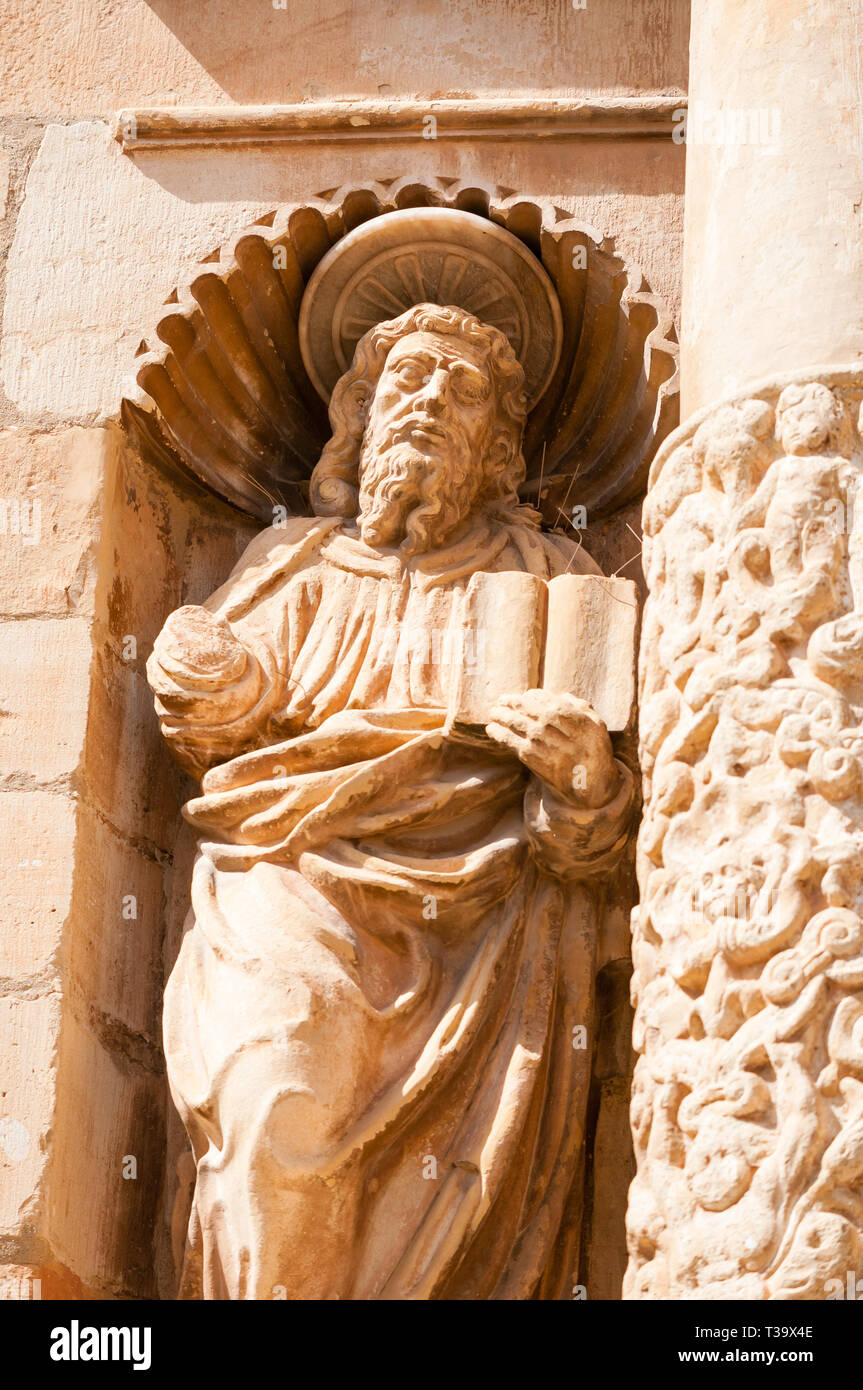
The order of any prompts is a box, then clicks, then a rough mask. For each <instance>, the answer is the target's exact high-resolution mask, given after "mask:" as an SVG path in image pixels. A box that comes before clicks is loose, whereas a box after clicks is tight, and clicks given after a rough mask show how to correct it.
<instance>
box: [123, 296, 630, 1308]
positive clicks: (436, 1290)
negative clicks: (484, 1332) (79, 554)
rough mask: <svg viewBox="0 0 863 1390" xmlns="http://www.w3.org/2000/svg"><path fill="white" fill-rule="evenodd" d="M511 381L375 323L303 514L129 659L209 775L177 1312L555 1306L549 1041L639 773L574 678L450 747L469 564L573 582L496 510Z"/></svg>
mask: <svg viewBox="0 0 863 1390" xmlns="http://www.w3.org/2000/svg"><path fill="white" fill-rule="evenodd" d="M523 386H524V374H523V370H522V367H521V365H520V363H519V362H518V360H517V359H516V356H515V354H514V352H513V349H512V348H511V346H510V344H509V341H508V340H507V338H506V337H505V336H504V335H503V333H501V332H500V331H498V330H497V329H496V328H493V327H490V326H488V325H486V324H484V323H482V322H480V321H479V320H478V319H477V318H475V317H474V316H473V315H471V314H469V313H467V312H465V311H464V310H462V309H458V308H452V307H449V308H442V307H439V306H436V305H433V304H419V305H416V306H414V307H413V308H411V309H409V310H408V311H407V312H405V313H402V314H401V315H400V317H398V318H396V319H393V320H391V321H389V322H383V323H379V324H378V325H377V326H376V327H374V328H372V329H371V330H370V331H369V332H367V333H366V334H365V336H364V337H363V338H361V340H360V341H359V344H358V346H357V348H356V351H355V354H354V359H353V363H352V365H351V366H350V369H349V370H348V371H347V372H346V373H345V375H344V376H343V377H342V378H341V380H340V381H339V383H338V385H337V386H336V388H335V390H334V392H333V396H332V401H331V405H330V420H331V424H332V430H333V435H332V439H331V440H330V442H329V444H328V445H327V447H326V448H325V449H324V452H323V454H322V456H321V459H320V461H319V463H318V465H317V467H316V469H315V471H314V474H313V476H312V482H311V502H312V507H313V511H314V515H312V516H301V517H294V518H291V519H289V520H288V521H287V522H283V523H282V524H281V525H277V526H274V527H271V528H270V529H268V530H266V531H264V532H263V533H262V534H261V535H259V536H258V537H257V538H256V539H255V540H254V541H253V542H252V544H251V545H250V546H249V547H248V549H247V550H246V552H245V554H244V556H243V558H242V559H241V561H240V562H239V564H238V565H237V566H236V568H235V570H234V571H233V573H232V574H231V576H230V578H229V579H228V581H227V583H226V584H224V585H223V587H222V588H220V589H219V590H218V591H217V592H216V593H215V594H213V596H212V598H211V599H209V601H208V602H207V603H206V604H204V605H203V606H202V607H198V606H187V607H183V608H180V609H178V610H177V612H175V613H174V614H172V615H171V617H170V618H169V619H168V621H167V622H166V624H165V627H164V629H163V631H162V633H161V634H160V636H159V638H158V640H157V642H156V644H155V648H154V651H153V654H152V656H151V658H150V661H149V664H148V674H149V679H150V683H151V685H152V687H153V689H154V691H155V694H156V707H157V711H158V714H159V717H160V719H161V724H162V729H163V732H164V735H165V737H166V739H167V740H168V742H169V745H170V747H171V750H172V752H173V753H174V755H175V757H176V758H177V759H178V760H179V762H180V763H181V764H182V765H183V766H184V767H185V768H186V769H187V770H189V771H190V772H191V773H192V774H193V775H194V776H196V777H197V778H200V779H201V794H200V796H197V797H195V798H194V799H193V800H192V801H190V802H189V803H188V805H187V806H186V807H185V812H184V813H185V815H186V817H187V819H188V820H189V821H190V822H191V823H192V825H193V826H194V827H196V829H197V831H198V833H199V837H200V839H199V850H198V855H197V859H196V862H195V868H194V874H193V885H192V907H191V911H190V914H189V918H188V921H187V924H186V931H185V935H184V938H183V942H182V947H181V950H180V953H179V958H178V960H177V962H176V965H175V966H174V969H173V973H172V975H171V977H170V981H169V983H168V986H167V992H166V999H165V1023H164V1038H165V1053H166V1057H167V1065H168V1075H169V1080H170V1086H171V1092H172V1095H173V1098H174V1101H175V1103H176V1105H177V1106H178V1108H179V1110H180V1112H181V1114H182V1117H183V1120H184V1123H185V1125H186V1128H187V1130H188V1134H189V1137H190V1140H191V1143H192V1148H193V1151H194V1157H195V1162H196V1169H197V1177H196V1185H195V1192H194V1200H193V1209H192V1215H191V1220H190V1228H189V1237H188V1245H187V1252H186V1261H185V1270H184V1275H183V1283H182V1288H181V1296H183V1297H188V1298H230V1299H268V1298H273V1297H287V1298H290V1299H335V1298H339V1299H530V1298H537V1299H561V1298H569V1297H571V1296H572V1284H573V1281H574V1279H577V1265H578V1247H579V1237H580V1221H581V1208H582V1201H583V1187H584V1139H585V1123H586V1105H587V1092H588V1086H589V1080H590V1066H591V1044H589V1045H588V1046H587V1047H584V1046H579V1045H574V1039H575V1035H576V1034H578V1032H579V1030H586V1032H587V1035H588V1036H589V1037H590V1038H591V1040H592V1029H593V1022H594V984H595V973H596V941H597V933H598V931H599V927H600V922H601V916H602V911H603V891H604V890H603V884H604V881H605V879H606V878H607V876H608V874H609V872H610V870H612V869H613V868H614V866H615V864H616V862H617V860H618V857H619V855H620V853H621V850H622V848H623V846H624V843H625V841H626V838H627V834H628V829H629V825H630V820H631V816H632V810H633V779H632V777H631V774H630V773H629V772H628V770H627V769H626V767H625V766H624V765H623V764H622V763H621V762H620V761H619V760H618V759H616V758H615V756H614V753H613V749H612V744H611V739H610V737H609V734H608V731H607V729H606V727H605V725H604V724H603V723H602V720H601V719H600V718H599V716H598V715H597V714H596V713H595V711H594V710H593V709H592V708H591V707H590V706H589V705H588V704H586V703H585V702H584V701H583V700H580V699H577V698H575V696H574V695H571V694H551V693H549V692H548V691H544V690H537V689H530V690H527V691H524V690H513V691H512V692H511V694H510V695H509V696H508V697H507V698H504V699H502V700H501V701H500V703H499V704H498V705H497V707H496V708H494V709H493V710H492V715H491V718H490V719H489V720H488V722H487V724H486V727H485V731H484V733H483V734H482V736H481V737H476V738H473V739H466V738H464V737H460V736H459V734H458V731H457V728H456V727H455V726H454V725H453V723H452V719H451V718H450V715H451V692H452V676H453V671H452V669H451V668H452V665H453V662H452V661H449V662H448V661H447V660H446V659H444V658H443V657H442V655H441V653H442V651H443V650H448V651H450V652H452V651H453V650H459V651H461V652H462V654H463V653H464V644H463V643H461V644H459V643H458V642H450V641H449V640H448V639H450V638H457V637H458V636H459V634H461V633H462V631H463V626H464V604H465V598H466V592H467V587H468V584H469V581H470V580H471V577H472V576H473V575H474V574H476V573H477V572H480V571H482V572H485V573H486V574H491V575H495V574H502V573H504V572H518V573H521V574H525V573H526V574H531V575H536V576H539V577H540V578H542V579H551V578H552V577H553V576H555V575H558V574H561V573H564V572H566V571H569V572H570V573H591V574H596V573H599V571H598V569H597V567H596V565H595V564H594V563H593V562H592V561H591V560H590V559H589V558H588V557H587V555H586V554H585V552H584V550H583V549H580V548H579V547H578V546H577V545H576V544H575V542H574V541H573V540H571V539H569V538H568V537H565V536H563V535H558V534H553V533H544V532H543V531H542V529H541V526H540V518H539V516H538V514H537V513H536V512H535V511H533V510H532V509H531V508H529V507H526V506H523V505H520V504H519V502H518V494H517V489H518V486H519V483H520V482H521V480H522V479H523V477H524V470H525V465H524V459H523V456H522V448H521V441H522V433H523V427H524V421H525V396H524V390H523ZM417 634H424V635H425V638H426V640H425V641H418V640H417ZM430 634H438V635H439V636H441V637H442V641H440V642H431V641H430V640H428V639H429V635H430ZM576 767H578V768H580V769H582V770H585V769H586V776H584V777H583V778H581V779H580V780H578V782H577V783H576V781H574V776H573V770H574V768H576Z"/></svg>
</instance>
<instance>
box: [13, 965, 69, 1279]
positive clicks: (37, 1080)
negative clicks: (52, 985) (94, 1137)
mask: <svg viewBox="0 0 863 1390" xmlns="http://www.w3.org/2000/svg"><path fill="white" fill-rule="evenodd" d="M60 1016H61V998H60V994H59V992H58V991H56V990H55V991H53V992H51V993H43V994H42V995H41V996H40V995H38V994H36V993H34V997H32V998H22V999H14V998H10V997H8V996H7V997H5V998H0V1055H2V1058H3V1083H2V1090H0V1233H2V1236H3V1237H4V1238H5V1237H9V1239H10V1243H11V1245H12V1248H13V1249H17V1250H18V1251H20V1258H22V1259H23V1260H24V1261H26V1260H28V1259H29V1258H30V1257H31V1252H32V1251H33V1250H36V1251H37V1252H38V1255H39V1256H41V1249H40V1247H39V1241H40V1240H41V1239H42V1238H43V1237H44V1235H45V1220H46V1202H45V1186H46V1177H47V1174H48V1170H49V1165H50V1163H51V1161H52V1155H51V1153H50V1152H49V1137H50V1135H51V1133H52V1130H53V1124H54V1116H55V1104H56V1086H57V1065H58V1056H59V1035H60Z"/></svg>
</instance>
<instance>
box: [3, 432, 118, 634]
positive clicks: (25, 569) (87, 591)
mask: <svg viewBox="0 0 863 1390" xmlns="http://www.w3.org/2000/svg"><path fill="white" fill-rule="evenodd" d="M111 448H112V444H111V441H110V438H109V437H108V436H107V435H106V432H105V431H103V430H82V429H70V430H61V431H59V432H58V433H56V434H40V433H37V432H36V431H34V430H27V429H10V430H3V431H2V432H0V619H2V618H3V617H6V616H14V617H16V618H20V617H22V616H23V615H25V614H32V615H34V616H40V617H47V616H49V615H51V616H58V617H62V616H65V615H66V614H68V613H75V612H78V611H84V612H86V611H88V610H89V609H90V608H92V604H93V597H94V590H95V584H96V576H97V550H98V545H99V537H100V522H101V516H102V501H103V499H102V491H103V488H104V485H105V475H106V465H107V461H106V450H107V451H110V450H111Z"/></svg>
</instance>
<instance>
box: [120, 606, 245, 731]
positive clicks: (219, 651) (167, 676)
mask: <svg viewBox="0 0 863 1390" xmlns="http://www.w3.org/2000/svg"><path fill="white" fill-rule="evenodd" d="M147 678H148V680H149V682H150V685H151V686H152V688H153V691H154V693H155V695H156V696H157V698H158V700H159V702H160V704H161V705H162V707H163V709H164V710H165V712H166V713H169V714H177V715H182V714H189V713H191V712H193V711H194V713H195V714H196V715H198V716H200V715H205V716H207V717H209V718H214V717H215V718H225V717H227V718H231V717H232V715H233V714H234V713H235V711H234V710H233V709H232V708H231V709H229V708H227V707H224V708H223V706H233V705H235V704H239V705H240V706H242V707H246V708H248V707H250V706H251V705H252V704H254V702H255V699H256V697H257V692H258V689H259V686H260V669H259V667H258V664H257V662H256V661H255V659H254V657H253V656H252V655H251V654H250V652H248V651H247V649H246V648H245V647H244V646H243V644H242V642H240V641H239V640H238V639H237V638H236V637H235V636H234V634H233V632H232V631H231V629H230V627H229V626H228V624H227V622H226V621H225V619H224V618H221V617H219V616H217V615H216V614H213V613H211V612H209V610H208V609H206V608H201V607H199V606H198V605H197V604H185V605H184V606H183V607H182V608H178V609H177V610H176V611H175V612H174V613H172V614H171V616H170V617H169V618H168V620H167V622H166V623H165V626H164V627H163V628H162V631H161V632H160V633H159V636H158V637H157V638H156V641H155V643H154V646H153V651H152V654H151V656H150V659H149V661H148V662H147ZM241 692H242V693H241ZM234 697H239V699H235V698H234ZM236 712H238V711H236Z"/></svg>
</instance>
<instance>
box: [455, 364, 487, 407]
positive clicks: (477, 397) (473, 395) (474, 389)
mask: <svg viewBox="0 0 863 1390" xmlns="http://www.w3.org/2000/svg"><path fill="white" fill-rule="evenodd" d="M453 385H454V387H455V392H456V395H457V396H459V397H460V399H461V400H464V401H484V400H486V399H487V397H488V394H489V391H490V389H491V388H490V386H489V383H488V379H487V378H486V377H484V376H482V375H481V374H480V373H479V372H465V371H461V372H456V373H455V375H454V377H453Z"/></svg>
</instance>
